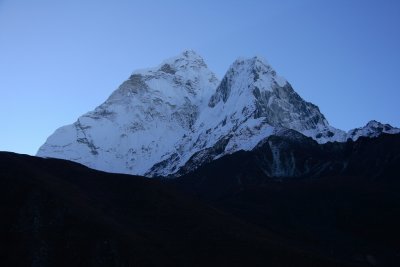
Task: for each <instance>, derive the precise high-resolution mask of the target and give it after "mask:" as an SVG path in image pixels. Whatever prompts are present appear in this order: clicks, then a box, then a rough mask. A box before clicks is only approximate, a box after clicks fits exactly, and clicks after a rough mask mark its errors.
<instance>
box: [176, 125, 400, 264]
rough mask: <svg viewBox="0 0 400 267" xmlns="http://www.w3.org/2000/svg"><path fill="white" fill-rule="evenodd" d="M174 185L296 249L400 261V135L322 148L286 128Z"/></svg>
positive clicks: (377, 261)
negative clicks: (253, 146) (288, 242)
mask: <svg viewBox="0 0 400 267" xmlns="http://www.w3.org/2000/svg"><path fill="white" fill-rule="evenodd" d="M274 154H275V155H274ZM276 154H279V157H278V158H279V159H277V157H276ZM277 165H279V166H278V167H279V168H280V169H281V170H278V171H277V169H276V167H277ZM274 173H275V174H276V173H277V174H279V176H278V177H277V176H272V175H271V174H274ZM282 174H286V175H287V176H286V177H285V176H283V175H282ZM172 182H173V183H175V184H176V185H177V186H178V187H180V188H181V189H182V190H185V191H187V192H188V193H190V194H191V195H196V196H197V197H198V198H200V199H202V200H205V201H207V202H208V203H209V204H210V205H213V206H215V207H218V208H219V209H221V210H224V211H226V212H228V213H229V214H232V215H234V216H237V217H238V218H241V219H242V220H244V221H246V222H249V223H253V224H255V225H257V226H259V227H260V228H263V229H268V230H269V231H272V232H274V233H275V234H277V235H279V236H281V237H284V238H287V239H288V240H292V241H293V242H294V244H295V246H297V247H301V248H310V249H312V250H313V251H318V252H320V253H322V254H324V255H326V256H328V255H329V256H331V257H333V258H335V259H340V260H345V261H350V262H353V263H359V264H367V265H368V264H370V265H371V266H400V135H381V136H380V137H379V138H360V139H359V140H357V141H356V142H353V141H350V140H349V141H348V142H346V143H327V144H324V145H319V144H317V143H316V142H315V141H313V140H311V139H310V138H307V137H305V136H302V135H300V134H298V133H296V132H294V131H288V132H287V133H286V134H284V135H282V136H272V137H270V138H268V139H267V140H265V142H263V143H261V144H260V145H259V146H258V147H256V149H254V150H253V151H248V152H245V151H241V152H238V153H235V154H232V155H229V156H226V157H223V158H221V159H219V160H216V161H214V162H211V163H209V164H207V165H205V166H203V167H201V168H199V169H198V170H196V171H195V172H193V173H190V174H189V175H186V176H183V177H181V178H179V179H176V180H173V181H172Z"/></svg>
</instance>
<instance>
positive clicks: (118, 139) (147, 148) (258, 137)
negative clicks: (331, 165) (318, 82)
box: [37, 51, 400, 177]
mask: <svg viewBox="0 0 400 267" xmlns="http://www.w3.org/2000/svg"><path fill="white" fill-rule="evenodd" d="M377 124H379V123H377V122H376V123H373V122H371V123H369V124H368V125H367V126H366V127H364V128H362V129H355V130H352V131H350V132H349V133H346V132H344V131H342V130H339V129H336V128H334V127H332V126H330V125H329V123H328V121H327V120H326V118H325V117H324V115H323V114H322V113H321V112H320V110H319V108H318V107H317V106H316V105H314V104H312V103H309V102H307V101H305V100H303V99H302V98H301V97H300V96H299V95H298V94H297V93H296V92H295V91H294V90H293V88H292V86H291V85H290V83H289V82H287V81H286V80H285V79H284V78H282V77H280V76H279V75H277V73H276V71H275V70H274V69H273V68H272V67H271V66H270V65H269V64H268V63H267V61H266V60H265V59H263V58H261V57H253V58H250V59H238V60H236V61H235V62H234V63H233V64H232V65H231V66H230V68H229V69H228V71H227V73H226V74H225V76H224V77H223V79H222V80H221V81H219V80H218V79H217V78H216V76H215V75H214V74H213V73H212V71H210V70H209V69H208V67H207V65H206V63H205V62H204V60H203V59H202V58H201V57H200V56H199V55H198V54H196V53H195V52H194V51H185V52H183V53H182V54H180V55H178V56H176V57H174V58H171V59H168V60H166V61H164V62H162V63H161V64H160V65H159V66H158V67H156V68H152V69H145V70H139V71H135V72H134V73H133V74H132V75H131V77H130V78H129V79H128V80H127V81H125V82H124V83H123V84H122V85H121V86H120V87H119V88H118V89H117V90H116V91H114V92H113V93H112V94H111V96H110V97H109V98H108V99H107V100H106V101H105V102H104V103H103V104H101V105H100V106H99V107H97V108H96V109H95V110H94V111H91V112H88V113H87V114H84V115H83V116H81V117H80V118H78V120H77V121H76V122H75V123H74V124H72V125H67V126H64V127H61V128H59V129H58V130H56V132H55V133H54V134H53V135H51V136H50V137H49V138H48V139H47V141H46V142H45V144H43V145H42V146H41V147H40V149H39V151H38V153H37V155H38V156H41V157H54V158H62V159H68V160H72V161H76V162H79V163H82V164H84V165H86V166H89V167H91V168H95V169H99V170H104V171H108V172H117V173H128V174H138V175H145V176H148V177H155V176H173V177H177V176H181V175H183V174H186V173H188V172H190V171H193V170H195V169H196V168H198V167H199V166H202V165H204V164H206V163H208V162H211V161H213V160H215V159H218V158H220V157H222V156H224V155H226V154H232V153H235V152H237V151H240V150H246V151H250V150H252V149H254V148H255V147H256V146H257V144H259V143H260V142H262V140H264V139H265V138H268V137H269V136H271V135H276V134H278V133H279V132H281V131H282V129H292V130H295V131H297V132H299V133H301V134H303V135H305V136H308V137H311V138H313V139H314V140H316V141H317V142H318V143H321V144H323V143H327V142H331V141H338V142H345V141H346V140H347V139H349V138H350V139H352V140H357V138H359V137H360V136H369V137H376V136H379V135H380V134H381V133H398V132H400V130H399V129H397V128H393V127H391V126H389V125H380V126H379V125H377Z"/></svg>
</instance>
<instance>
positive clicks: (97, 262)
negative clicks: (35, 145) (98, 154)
mask: <svg viewBox="0 0 400 267" xmlns="http://www.w3.org/2000/svg"><path fill="white" fill-rule="evenodd" d="M0 173H1V175H0V203H1V204H0V212H1V215H2V218H1V220H0V229H1V239H0V266H358V265H354V264H349V263H347V261H342V260H337V259H334V257H332V256H329V255H328V256H326V255H324V254H323V253H319V252H315V251H314V250H313V249H309V248H307V247H301V246H297V245H296V243H294V242H293V241H291V239H290V238H289V239H288V238H286V237H283V236H280V235H277V234H276V233H274V232H272V231H269V230H268V229H266V228H264V227H259V226H256V225H254V224H252V223H248V222H246V221H244V220H242V219H238V218H236V217H235V216H232V215H230V214H229V213H227V212H226V211H225V210H221V209H219V208H216V207H213V206H210V205H206V204H202V202H201V201H199V200H196V199H195V198H193V197H191V196H187V195H186V194H182V193H179V192H178V191H176V189H175V188H174V187H173V186H172V185H168V184H164V183H162V182H160V181H156V180H149V179H146V178H142V177H137V176H129V175H117V174H110V173H104V172H100V171H95V170H92V169H89V168H86V167H84V166H82V165H79V164H76V163H73V162H69V161H65V160H57V159H42V158H37V157H31V156H26V155H18V154H14V153H7V152H1V153H0Z"/></svg>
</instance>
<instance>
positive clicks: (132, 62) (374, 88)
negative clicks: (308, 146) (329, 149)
mask: <svg viewBox="0 0 400 267" xmlns="http://www.w3.org/2000/svg"><path fill="white" fill-rule="evenodd" d="M399 14H400V1H396V0H393V1H390V0H381V1H377V0H376V1H373V0H370V1H368V0H363V1H361V0H359V1H358V0H353V1H352V0H342V1H339V0H337V1H323V0H320V1H316V0H303V1H300V0H297V1H289V0H286V1H285V0H283V1H282V0H280V1H268V0H262V1H256V0H253V1H252V0H247V1H235V0H231V1H209V0H203V1H191V2H189V1H187V0H186V1H177V0H175V1H173V0H170V1H155V0H153V1H118V0H113V1H111V0H110V1H76V0H70V1H54V0H53V1H50V0H36V1H28V0H0V116H1V117H0V118H1V131H0V150H8V151H14V152H18V153H27V154H35V153H36V151H37V149H38V148H39V146H40V145H41V144H43V143H44V142H45V140H46V138H47V137H48V136H49V135H50V134H51V133H53V132H54V130H55V129H56V128H58V127H60V126H62V125H65V124H70V123H73V122H74V121H75V120H76V119H77V117H78V116H80V115H82V114H83V113H85V112H87V111H89V110H92V109H93V108H95V107H96V106H97V105H99V104H101V103H102V102H103V101H104V100H105V99H106V98H107V97H108V96H109V95H110V94H111V92H112V91H113V90H115V89H116V88H117V87H118V85H119V84H120V83H121V82H123V81H124V80H125V79H127V78H128V77H129V75H130V73H131V72H132V71H133V70H135V69H138V68H145V67H152V66H156V65H158V64H159V63H160V62H161V61H162V60H163V59H165V58H168V57H171V56H174V55H176V54H178V53H180V52H181V51H183V50H185V49H193V50H195V51H197V52H198V53H199V54H200V55H202V56H203V57H204V59H205V61H206V62H207V64H208V66H209V67H210V69H212V70H213V71H214V72H215V73H216V74H217V76H218V77H219V78H222V76H223V75H224V72H225V71H226V70H227V68H228V67H229V65H230V64H231V63H232V62H233V61H234V60H235V59H236V58H237V57H242V56H245V57H251V56H254V55H262V56H263V57H265V58H267V59H268V61H269V62H270V64H271V65H272V66H273V67H274V68H275V69H276V70H277V72H278V73H279V74H280V75H282V76H284V77H285V78H286V79H287V80H288V81H289V82H290V83H291V84H292V85H293V87H294V89H295V90H296V91H297V92H298V93H299V94H300V95H301V96H302V97H303V98H304V99H306V100H307V101H310V102H313V103H314V104H317V105H318V106H319V107H320V109H321V111H322V112H323V113H324V114H325V116H326V117H327V119H328V121H329V122H330V124H331V125H333V126H335V127H338V128H341V129H344V130H348V129H350V128H354V127H359V126H362V125H364V124H365V123H366V122H368V121H369V120H371V119H376V120H379V121H382V122H385V123H391V124H392V125H394V126H400V112H399V99H400V87H399V83H398V79H399V70H400V49H399V48H400V27H399V25H400V16H399Z"/></svg>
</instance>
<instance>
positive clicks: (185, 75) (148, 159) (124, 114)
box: [37, 51, 218, 174]
mask: <svg viewBox="0 0 400 267" xmlns="http://www.w3.org/2000/svg"><path fill="white" fill-rule="evenodd" d="M217 84H218V80H217V78H216V77H215V75H214V74H213V73H212V72H211V71H210V70H209V69H208V68H207V66H206V64H205V63H204V61H203V59H202V58H201V57H200V56H198V55H197V54H196V53H194V52H193V51H185V52H184V53H182V54H181V55H179V56H177V57H174V58H171V59H168V60H166V61H164V62H163V63H162V64H161V65H160V66H158V67H157V68H153V69H147V70H140V71H136V72H134V73H133V74H132V76H131V77H130V78H129V79H128V80H127V81H125V82H124V83H123V84H122V85H121V86H120V87H119V88H118V89H117V90H116V91H115V92H113V93H112V94H111V96H110V97H109V98H108V99H107V101H105V102H104V103H103V104H102V105H100V106H99V107H97V108H96V109H95V110H94V111H91V112H88V113H87V114H85V115H83V116H81V117H80V118H79V119H78V120H77V121H76V122H75V123H74V124H72V125H67V126H64V127H61V128H60V129H58V130H57V131H56V132H55V133H54V134H53V135H51V136H50V137H49V138H48V139H47V141H46V143H45V144H44V145H43V146H42V147H41V148H40V149H39V151H38V153H37V155H38V156H44V157H55V158H64V159H69V160H73V161H76V162H80V163H83V164H85V165H87V166H89V167H92V168H95V169H100V170H105V171H110V172H121V173H135V174H144V173H145V172H146V171H147V170H148V169H149V168H150V167H152V166H153V165H154V164H155V163H157V162H159V160H160V158H161V157H162V156H163V155H164V154H166V153H169V152H170V151H171V149H173V148H174V144H175V143H176V141H177V140H179V139H181V138H182V136H184V135H185V134H186V135H187V134H188V133H190V132H191V131H192V128H193V125H194V123H195V121H196V120H197V117H198V116H199V111H200V110H201V108H202V107H203V106H206V105H207V102H206V99H209V98H210V97H211V94H212V93H213V92H214V89H215V87H216V86H217Z"/></svg>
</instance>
